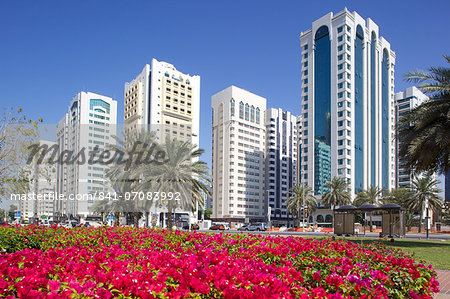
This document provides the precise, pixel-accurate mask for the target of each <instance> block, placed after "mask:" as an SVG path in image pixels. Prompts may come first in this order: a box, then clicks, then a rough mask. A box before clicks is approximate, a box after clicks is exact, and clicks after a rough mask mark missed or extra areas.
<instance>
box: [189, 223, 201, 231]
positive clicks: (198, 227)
mask: <svg viewBox="0 0 450 299" xmlns="http://www.w3.org/2000/svg"><path fill="white" fill-rule="evenodd" d="M199 229H200V226H198V224H197V223H192V224H191V230H199Z"/></svg>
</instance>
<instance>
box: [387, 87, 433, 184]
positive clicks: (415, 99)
mask: <svg viewBox="0 0 450 299" xmlns="http://www.w3.org/2000/svg"><path fill="white" fill-rule="evenodd" d="M428 100H429V98H428V96H426V95H425V94H423V93H422V92H421V91H420V90H419V89H418V88H417V87H415V86H412V87H408V88H406V89H405V91H402V92H398V93H396V94H395V112H396V113H395V116H396V123H398V121H399V120H400V117H402V116H403V115H404V114H405V113H407V112H409V111H411V110H412V109H414V108H416V107H417V106H419V105H421V104H422V103H423V102H426V101H428ZM399 142H401V140H398V139H397V140H396V151H397V153H398V151H399ZM397 157H398V156H397ZM396 162H397V163H396V171H397V181H396V188H408V189H409V188H410V187H411V181H412V175H413V174H412V173H411V172H410V171H408V170H407V169H406V166H405V162H404V161H403V160H402V159H400V157H398V158H397V161H396Z"/></svg>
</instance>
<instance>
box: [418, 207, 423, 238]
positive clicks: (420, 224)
mask: <svg viewBox="0 0 450 299" xmlns="http://www.w3.org/2000/svg"><path fill="white" fill-rule="evenodd" d="M422 215H423V211H420V221H419V233H421V232H422Z"/></svg>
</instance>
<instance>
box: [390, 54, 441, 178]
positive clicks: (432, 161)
mask: <svg viewBox="0 0 450 299" xmlns="http://www.w3.org/2000/svg"><path fill="white" fill-rule="evenodd" d="M444 58H445V59H446V61H447V63H450V57H449V56H445V55H444ZM405 80H406V81H409V82H414V83H422V84H421V85H420V86H419V88H420V89H421V90H422V91H423V92H425V93H427V94H429V96H430V100H429V101H427V102H425V103H423V104H422V105H420V106H418V107H416V108H414V109H413V110H411V111H410V112H409V113H407V114H405V115H404V116H403V117H402V118H401V119H400V120H399V124H398V138H399V140H400V141H401V142H400V151H399V155H400V157H401V158H404V159H405V160H406V166H407V167H408V168H409V169H410V170H414V171H415V172H416V173H422V172H424V171H432V172H438V173H439V174H442V173H446V172H447V171H449V170H450V81H449V80H450V68H448V67H430V68H429V69H428V73H427V72H424V71H420V70H418V71H414V72H410V73H407V74H406V78H405Z"/></svg>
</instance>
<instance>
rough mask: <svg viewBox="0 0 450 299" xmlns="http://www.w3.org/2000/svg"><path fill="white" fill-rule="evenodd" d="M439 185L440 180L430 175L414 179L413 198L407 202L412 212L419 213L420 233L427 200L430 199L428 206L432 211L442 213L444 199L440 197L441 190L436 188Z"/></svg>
mask: <svg viewBox="0 0 450 299" xmlns="http://www.w3.org/2000/svg"><path fill="white" fill-rule="evenodd" d="M439 183H440V182H439V181H438V180H436V179H434V178H433V177H432V176H430V175H428V174H426V175H424V176H423V177H418V176H415V177H414V178H413V181H412V192H413V196H412V197H411V198H410V199H409V200H408V201H407V202H406V206H407V208H408V209H409V210H410V211H412V212H414V213H419V215H420V223H419V232H421V231H422V219H423V211H424V209H425V202H426V200H427V199H428V204H429V207H430V208H431V209H433V210H435V211H440V210H441V209H442V197H441V196H439V193H440V192H441V190H440V189H439V188H437V187H436V186H437V185H438V184H439Z"/></svg>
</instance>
